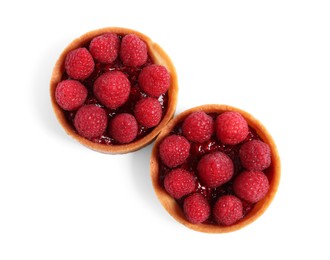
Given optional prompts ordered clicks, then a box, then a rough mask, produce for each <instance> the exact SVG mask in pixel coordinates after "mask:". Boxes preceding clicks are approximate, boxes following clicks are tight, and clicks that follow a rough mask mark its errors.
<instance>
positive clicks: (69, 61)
mask: <svg viewBox="0 0 330 260" xmlns="http://www.w3.org/2000/svg"><path fill="white" fill-rule="evenodd" d="M94 66H95V64H94V60H93V57H92V55H91V54H90V53H89V51H88V50H87V49H86V48H78V49H75V50H72V51H70V52H69V53H68V54H67V55H66V58H65V64H64V67H65V70H66V72H67V73H68V75H69V76H70V77H71V78H73V79H86V78H88V77H89V76H90V75H91V74H92V72H93V70H94Z"/></svg>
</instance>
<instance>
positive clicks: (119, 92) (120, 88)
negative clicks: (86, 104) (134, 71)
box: [94, 71, 131, 109]
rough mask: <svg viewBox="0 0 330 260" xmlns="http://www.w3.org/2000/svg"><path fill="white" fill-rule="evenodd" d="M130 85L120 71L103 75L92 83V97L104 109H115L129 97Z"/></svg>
mask: <svg viewBox="0 0 330 260" xmlns="http://www.w3.org/2000/svg"><path fill="white" fill-rule="evenodd" d="M130 90H131V83H130V82H129V80H128V78H127V77H126V75H125V74H124V73H122V72H120V71H109V72H105V73H103V74H102V75H101V76H99V77H98V78H97V79H96V80H95V82H94V95H95V96H96V98H97V99H98V100H99V101H100V102H101V103H102V104H103V105H105V106H106V107H108V108H111V109H116V108H118V107H120V106H121V105H123V104H124V103H125V102H126V101H127V100H128V97H129V93H130Z"/></svg>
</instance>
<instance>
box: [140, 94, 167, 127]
mask: <svg viewBox="0 0 330 260" xmlns="http://www.w3.org/2000/svg"><path fill="white" fill-rule="evenodd" d="M162 113H163V112H162V106H161V105H160V103H159V101H158V100H157V99H155V98H151V97H148V98H144V99H140V100H139V101H138V102H137V103H136V105H135V108H134V115H135V117H136V120H137V121H138V122H139V123H140V124H141V125H143V126H145V127H147V128H150V127H154V126H156V125H158V124H159V122H160V120H161V119H162Z"/></svg>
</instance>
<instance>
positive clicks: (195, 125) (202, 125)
mask: <svg viewBox="0 0 330 260" xmlns="http://www.w3.org/2000/svg"><path fill="white" fill-rule="evenodd" d="M182 132H183V135H184V136H185V137H186V138H187V139H188V140H190V141H192V142H197V143H203V142H206V141H208V140H210V138H211V136H212V134H213V120H212V117H210V116H208V115H207V114H206V113H205V112H202V111H200V112H194V113H192V114H190V115H189V116H188V117H187V118H186V119H185V120H184V122H183V125H182Z"/></svg>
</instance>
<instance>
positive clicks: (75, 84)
mask: <svg viewBox="0 0 330 260" xmlns="http://www.w3.org/2000/svg"><path fill="white" fill-rule="evenodd" d="M86 97H87V89H86V88H85V86H84V85H83V84H81V83H80V82H79V81H77V80H71V79H68V80H63V81H61V82H60V83H58V84H57V86H56V90H55V99H56V102H57V104H58V105H59V106H60V107H61V108H62V109H64V110H67V111H72V110H76V109H77V108H79V107H80V106H82V104H84V102H85V100H86Z"/></svg>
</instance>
